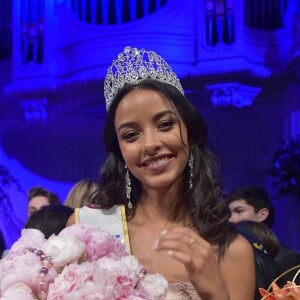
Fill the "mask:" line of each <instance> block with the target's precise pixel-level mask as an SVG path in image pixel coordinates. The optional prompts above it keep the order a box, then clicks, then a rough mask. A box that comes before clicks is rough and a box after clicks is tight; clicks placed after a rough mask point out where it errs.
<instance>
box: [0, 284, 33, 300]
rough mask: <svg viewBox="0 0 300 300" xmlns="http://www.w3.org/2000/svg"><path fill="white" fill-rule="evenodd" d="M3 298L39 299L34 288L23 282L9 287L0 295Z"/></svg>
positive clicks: (3, 299)
mask: <svg viewBox="0 0 300 300" xmlns="http://www.w3.org/2000/svg"><path fill="white" fill-rule="evenodd" d="M0 299H1V300H17V299H22V300H37V297H35V295H34V294H33V293H32V290H31V289H30V288H29V287H28V286H27V285H25V284H23V283H16V284H15V285H12V286H11V287H9V288H8V289H7V290H6V291H5V292H4V293H3V294H2V297H0Z"/></svg>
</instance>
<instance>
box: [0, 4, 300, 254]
mask: <svg viewBox="0 0 300 300" xmlns="http://www.w3.org/2000/svg"><path fill="white" fill-rule="evenodd" d="M127 45H129V46H132V47H137V48H145V49H152V50H154V51H156V52H157V53H159V54H160V55H161V56H163V57H164V58H165V59H166V60H167V61H168V62H169V64H170V65H171V66H172V67H173V69H174V71H175V72H176V73H177V74H178V75H179V77H180V79H181V81H182V85H183V87H184V89H185V93H186V96H187V97H188V98H189V99H190V101H192V102H193V103H194V104H195V105H196V107H197V108H198V110H199V112H200V113H201V114H202V116H203V117H204V119H205V121H206V122H207V125H208V129H209V131H208V133H209V147H210V148H211V149H212V150H213V151H214V152H215V153H216V155H217V156H218V159H219V164H220V176H221V179H222V181H223V185H224V190H225V192H228V191H230V190H231V189H233V188H235V187H239V186H242V185H262V186H264V187H265V188H266V189H267V190H268V192H269V193H270V195H271V197H272V198H273V204H274V207H275V224H274V228H273V229H274V231H275V232H276V234H277V235H278V236H279V238H280V240H281V241H282V243H283V244H285V245H287V246H289V247H291V248H293V249H295V250H300V234H299V228H300V192H299V190H300V140H299V134H300V99H299V98H300V96H299V95H300V1H298V0H186V1H181V0H0V227H1V230H2V231H3V233H4V237H5V240H6V244H7V246H8V247H9V246H10V245H11V243H13V242H14V241H15V240H16V239H17V238H18V236H19V234H20V229H21V228H22V225H23V224H24V222H25V220H26V218H27V211H26V208H27V198H26V191H27V190H28V189H29V188H30V187H32V186H35V185H41V186H44V187H45V188H47V189H49V190H51V191H54V192H56V193H57V194H58V195H59V196H60V198H61V199H62V200H64V198H65V197H66V195H67V192H68V191H69V189H70V188H71V186H72V185H73V184H74V183H75V182H76V181H78V180H80V179H83V178H86V177H89V178H95V179H97V178H98V173H99V167H100V166H101V164H102V162H103V161H104V159H105V158H106V153H105V149H104V148H103V145H102V141H101V134H102V128H103V122H104V120H105V102H104V96H103V79H104V77H105V74H106V69H107V67H108V66H109V65H110V63H111V61H112V60H113V59H115V58H116V56H117V54H118V53H119V52H121V51H122V50H123V48H124V47H125V46H127ZM194 130H198V129H197V128H195V129H194Z"/></svg>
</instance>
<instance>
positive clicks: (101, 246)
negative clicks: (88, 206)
mask: <svg viewBox="0 0 300 300" xmlns="http://www.w3.org/2000/svg"><path fill="white" fill-rule="evenodd" d="M59 235H60V236H63V237H64V236H73V237H75V238H76V239H78V240H79V241H81V242H82V243H84V244H85V246H86V247H85V252H84V258H85V260H87V261H94V260H97V259H99V258H101V257H105V256H106V257H114V256H117V257H120V256H123V255H126V254H128V253H127V251H126V247H125V245H124V244H122V243H121V242H120V241H119V240H118V239H116V238H115V237H114V236H113V235H111V234H110V233H109V232H107V231H104V230H103V229H101V228H100V227H99V226H96V225H87V224H75V225H72V226H69V227H66V228H65V229H63V230H62V231H61V232H60V234H59Z"/></svg>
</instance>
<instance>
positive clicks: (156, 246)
mask: <svg viewBox="0 0 300 300" xmlns="http://www.w3.org/2000/svg"><path fill="white" fill-rule="evenodd" d="M158 241H159V240H156V241H155V242H154V245H153V250H157V248H158Z"/></svg>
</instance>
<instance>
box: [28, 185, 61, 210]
mask: <svg viewBox="0 0 300 300" xmlns="http://www.w3.org/2000/svg"><path fill="white" fill-rule="evenodd" d="M27 198H28V206H27V211H28V216H31V215H32V213H34V212H36V211H38V210H40V209H41V208H42V207H44V206H46V205H50V204H52V205H59V204H61V201H60V199H59V197H58V196H57V195H56V194H55V193H53V192H50V191H48V190H46V189H45V188H43V187H41V186H36V187H32V188H31V189H30V190H29V191H28V193H27Z"/></svg>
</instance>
